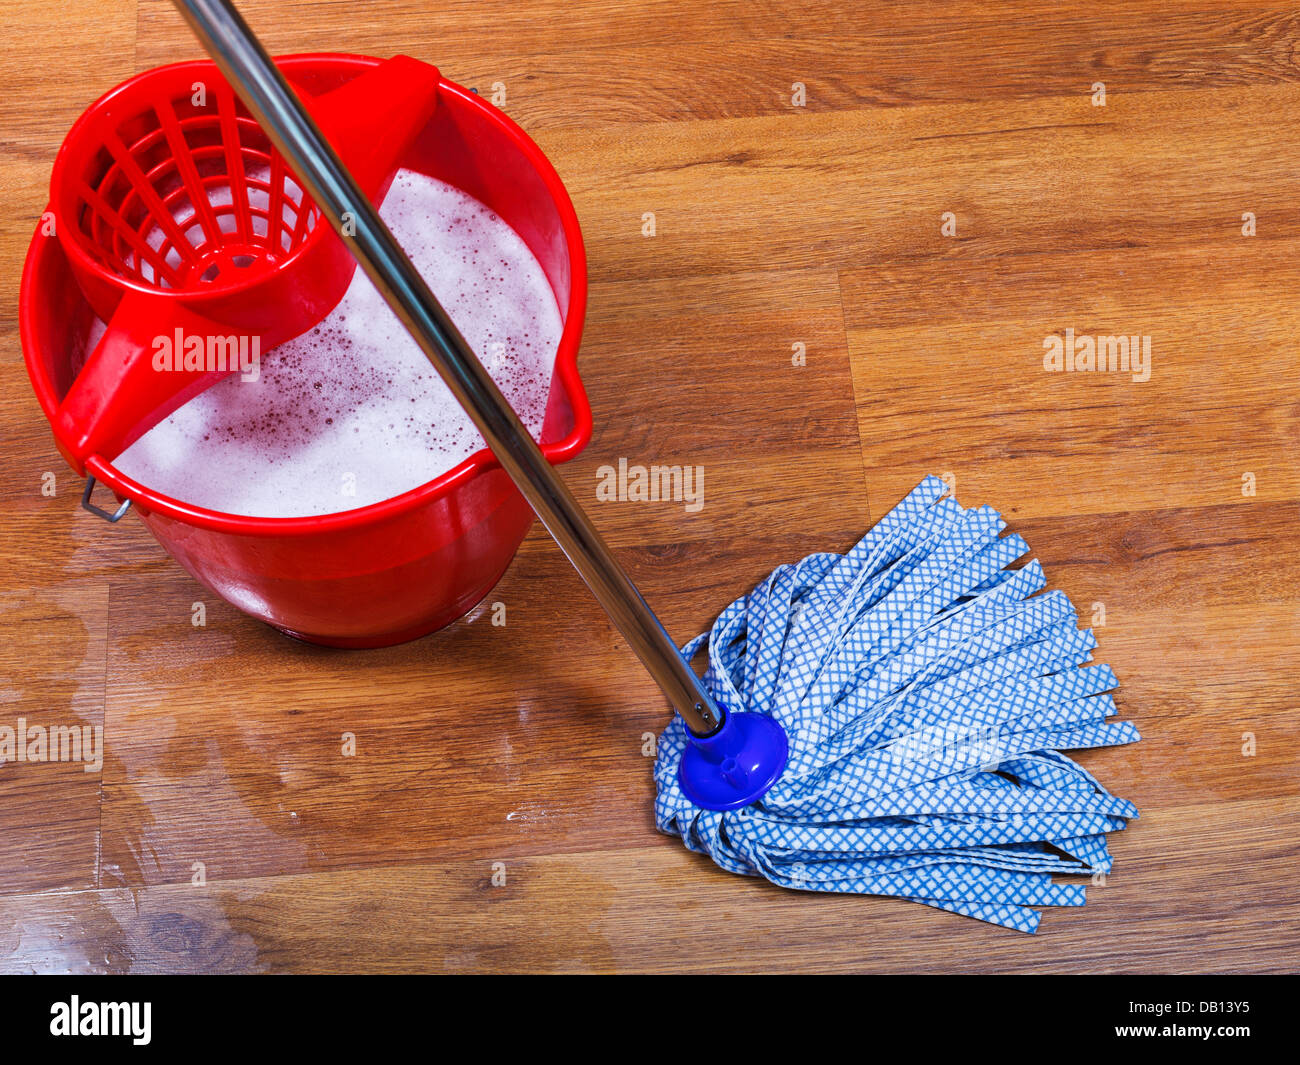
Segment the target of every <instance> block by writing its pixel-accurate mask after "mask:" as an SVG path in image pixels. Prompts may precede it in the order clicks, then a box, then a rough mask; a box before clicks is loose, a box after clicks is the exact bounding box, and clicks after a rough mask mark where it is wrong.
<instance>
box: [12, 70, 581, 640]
mask: <svg viewBox="0 0 1300 1065" xmlns="http://www.w3.org/2000/svg"><path fill="white" fill-rule="evenodd" d="M276 62H277V64H278V65H279V66H280V67H281V68H282V69H283V70H284V71H285V73H286V75H288V76H289V77H290V78H291V79H292V80H293V81H294V82H295V83H296V84H299V85H301V86H302V87H303V88H305V89H307V90H308V91H310V92H313V93H317V94H323V93H326V92H328V91H330V90H331V89H334V88H337V87H338V86H340V85H342V84H345V83H346V82H348V81H350V80H352V79H353V78H355V77H356V76H357V75H358V74H360V73H362V72H364V71H366V70H368V69H370V68H372V67H374V66H377V65H378V64H379V63H380V60H378V59H373V58H370V57H366V56H352V55H337V54H312V55H299V56H287V57H283V58H280V59H277V60H276ZM401 165H402V167H403V168H405V169H408V170H414V171H418V172H420V173H423V174H428V175H430V176H432V177H436V178H438V179H440V180H442V181H445V182H448V183H449V184H451V185H455V186H456V187H457V188H460V189H462V190H464V191H465V192H467V193H469V194H470V195H472V196H474V197H476V198H477V199H479V200H481V201H482V202H483V203H485V204H487V205H488V206H489V207H490V208H492V210H494V211H495V212H496V213H497V214H498V215H499V216H500V217H501V218H502V219H504V220H505V221H506V222H507V223H509V224H510V225H511V226H512V227H513V228H514V229H515V231H516V232H517V233H518V234H519V235H520V237H521V238H522V239H523V240H524V241H525V243H527V245H528V247H529V248H530V249H531V251H532V253H533V255H535V256H536V257H537V260H538V262H539V263H540V264H541V267H542V270H543V271H544V272H545V273H546V276H547V278H548V280H549V281H550V283H551V288H552V289H553V291H554V292H555V298H556V302H557V303H558V305H559V309H560V316H561V318H562V319H563V321H564V331H563V333H562V335H561V337H560V345H559V350H558V352H557V355H556V360H555V372H554V375H553V377H552V381H551V391H550V397H549V401H548V405H547V411H546V419H545V423H544V426H543V429H542V435H541V445H542V452H543V454H545V456H546V457H547V459H548V460H549V461H550V462H552V463H558V462H565V461H567V460H569V459H571V458H573V457H574V456H575V455H577V454H578V452H580V451H581V450H582V449H583V447H585V446H586V444H587V442H588V440H590V438H591V409H590V407H589V406H588V404H587V397H586V393H585V392H584V390H583V387H582V381H581V379H580V378H579V376H578V367H577V358H578V344H579V341H580V339H581V336H582V324H583V317H584V315H585V313H586V305H587V260H586V254H585V252H584V250H583V245H582V234H581V232H580V230H579V228H578V219H577V215H576V214H575V213H574V210H573V204H572V203H571V202H570V200H569V196H568V193H567V192H566V191H565V189H564V186H563V184H561V182H560V179H559V177H558V175H557V174H556V173H555V169H554V168H553V167H552V166H551V164H550V162H549V161H548V160H547V159H546V157H545V156H544V155H543V154H542V152H541V149H539V148H538V147H537V145H536V144H534V143H533V141H532V140H531V139H530V138H529V137H528V135H527V134H526V133H524V131H523V130H521V129H520V128H519V127H518V126H517V125H515V123H514V122H512V121H511V120H510V119H509V118H507V117H506V116H505V115H503V114H502V113H501V112H500V111H498V110H496V109H495V108H494V107H492V106H491V105H489V104H487V103H485V102H484V101H482V100H481V99H479V97H478V96H477V95H476V94H474V93H471V92H469V91H467V90H466V89H463V88H461V87H460V86H459V85H456V84H454V83H452V82H450V81H447V80H446V79H445V78H444V79H441V80H440V81H439V84H438V106H437V109H436V111H435V113H434V115H433V118H432V119H431V120H430V122H429V124H428V125H427V127H425V129H424V131H423V132H422V133H421V134H420V135H419V136H418V137H417V138H416V140H415V142H414V144H413V145H412V147H411V149H410V151H409V153H408V155H407V157H406V158H404V159H403V160H402V164H401ZM93 318H94V312H93V311H92V310H91V307H90V305H89V303H87V302H86V299H85V297H84V296H83V295H82V293H81V290H80V288H79V287H78V285H77V283H76V280H75V279H74V277H73V272H72V269H71V267H70V265H69V263H68V259H67V256H66V255H65V254H64V252H63V249H62V247H61V245H60V243H59V241H58V240H57V239H56V238H55V237H54V236H48V235H45V227H44V225H39V226H38V227H37V231H36V235H35V236H34V237H33V240H32V244H31V248H30V249H29V251H28V254H27V262H26V265H25V266H24V269H23V279H22V290H21V295H20V300H19V327H20V330H21V336H22V345H23V356H24V358H25V360H26V363H27V372H28V375H29V376H30V378H31V382H32V387H33V389H34V390H35V392H36V397H37V399H38V400H39V401H40V404H41V408H42V409H43V410H44V412H45V415H46V417H47V418H53V417H54V415H55V412H56V411H57V410H58V406H59V403H60V401H61V400H62V398H63V396H64V395H65V394H66V393H67V391H68V389H69V386H70V385H71V383H72V380H73V379H74V377H75V376H76V371H77V369H78V368H79V366H80V361H81V359H82V357H83V355H84V352H85V349H86V343H87V340H88V338H89V333H90V326H91V323H92V321H93ZM86 468H87V470H88V472H89V473H90V474H91V475H92V476H93V477H94V478H95V480H97V481H99V482H102V483H103V484H106V485H107V486H108V487H109V488H110V489H111V490H112V491H113V493H114V494H115V495H116V496H117V498H118V500H119V501H125V500H130V501H131V503H132V507H133V509H134V510H135V511H136V513H138V514H139V515H140V518H141V520H142V521H143V522H144V523H145V525H146V526H147V527H148V528H149V531H150V532H152V533H153V535H154V536H155V537H156V538H157V539H158V542H159V543H161V544H162V545H163V547H164V548H165V549H166V550H167V552H168V553H169V554H170V555H171V556H172V557H173V558H175V559H176V561H177V562H179V563H180V564H181V565H182V566H183V567H184V568H185V569H186V570H187V571H188V572H189V573H190V574H191V575H192V576H193V577H194V578H195V579H196V580H198V581H199V582H200V583H202V584H203V585H205V586H206V587H208V588H209V589H211V590H212V591H213V592H215V593H216V594H217V595H219V596H221V597H222V598H223V599H225V600H226V601H227V602H229V603H231V604H232V605H234V606H236V607H238V608H239V609H240V610H242V611H244V612H245V613H247V614H250V615H252V616H253V617H256V618H259V619H261V620H262V621H265V622H267V623H268V624H271V625H274V626H275V627H276V628H278V629H280V630H282V631H283V632H286V633H288V634H289V635H291V636H296V637H299V638H300V639H305V640H310V641H312V642H315V643H323V644H330V645H332V646H337V647H380V646H385V645H388V644H393V643H400V642H402V641H404V640H411V639H415V638H416V637H418V636H423V635H425V634H426V633H429V632H433V631H434V630H435V629H439V628H441V627H442V626H444V625H447V624H448V623H450V622H452V621H454V620H455V619H456V618H458V617H460V616H461V615H462V614H464V613H465V612H466V611H468V610H469V609H471V608H472V607H473V606H474V605H475V604H476V603H478V602H479V601H480V600H481V599H482V598H483V597H484V596H485V595H487V593H488V592H489V591H490V590H491V589H492V586H493V585H495V584H496V582H497V581H498V580H499V579H500V578H501V575H502V574H503V573H504V572H505V570H506V568H507V567H508V566H509V565H510V560H511V559H512V558H513V557H514V554H515V551H516V550H517V549H518V547H519V544H520V542H521V541H522V540H523V538H524V535H525V534H526V533H527V531H528V528H529V526H530V525H531V524H532V520H533V512H532V510H531V508H529V506H528V504H527V503H526V502H525V501H524V499H523V497H522V496H521V495H520V494H519V492H518V490H517V489H516V488H515V486H514V484H513V483H512V482H511V481H510V478H509V477H508V476H507V475H506V474H505V473H504V471H502V470H501V468H500V467H499V466H498V464H497V463H496V460H495V459H494V458H493V457H492V454H491V452H490V451H488V450H487V449H486V448H485V449H483V450H481V451H479V452H477V453H476V454H474V455H472V456H470V457H469V458H468V459H466V460H465V461H464V462H462V463H461V464H460V465H459V466H456V467H455V468H453V469H451V470H449V471H448V472H447V473H445V474H443V475H442V476H441V477H438V478H436V479H435V480H433V481H430V482H428V483H427V484H424V485H421V486H420V487H419V488H416V489H413V490H412V491H410V492H406V493H404V494H402V495H400V496H396V497H394V498H392V499H386V500H384V501H382V502H379V503H374V504H372V505H370V506H366V507H360V508H358V509H356V510H349V511H343V512H341V513H337V514H325V515H320V516H313V517H304V518H252V517H241V516H238V515H233V514H223V513H220V512H218V511H213V510H206V509H204V508H202V507H195V506H191V505H189V504H187V503H184V502H182V501H180V500H177V499H172V498H170V497H168V496H164V495H161V494H159V493H158V492H154V491H152V490H150V489H149V488H146V487H145V486H144V485H141V484H139V483H137V482H135V481H133V480H131V479H130V478H128V477H126V476H124V475H123V474H121V473H120V472H119V471H118V470H117V469H115V468H114V467H113V465H112V464H111V463H110V462H108V461H106V460H104V459H102V458H100V457H98V456H95V457H92V458H91V459H90V460H89V461H88V462H87V463H86Z"/></svg>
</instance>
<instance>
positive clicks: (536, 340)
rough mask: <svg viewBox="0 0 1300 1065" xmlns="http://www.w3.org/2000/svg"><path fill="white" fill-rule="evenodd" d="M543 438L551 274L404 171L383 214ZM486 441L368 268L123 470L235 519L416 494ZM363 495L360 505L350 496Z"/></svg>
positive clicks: (469, 211)
mask: <svg viewBox="0 0 1300 1065" xmlns="http://www.w3.org/2000/svg"><path fill="white" fill-rule="evenodd" d="M380 214H381V216H382V217H383V218H384V221H385V222H387V223H388V225H389V227H390V228H391V229H392V231H393V233H394V235H395V236H396V237H397V239H398V241H399V242H400V243H401V245H402V247H403V248H404V249H405V250H406V252H407V254H408V255H410V256H411V259H412V261H413V262H414V263H415V265H416V267H417V268H418V269H419V271H420V273H421V275H422V276H423V277H424V278H425V279H426V281H427V282H428V283H429V286H430V287H431V288H432V289H433V292H434V294H435V295H436V296H437V297H438V300H439V301H440V302H441V303H442V305H443V306H444V307H445V308H446V309H447V312H448V313H449V314H450V315H451V317H452V320H453V321H454V322H455V323H456V325H457V326H458V327H459V328H460V330H461V332H462V333H463V334H464V336H465V339H466V340H468V341H469V343H470V346H471V347H472V348H473V349H474V351H475V352H476V353H477V354H478V356H479V358H480V359H481V360H482V361H483V363H484V365H485V366H486V367H487V368H488V370H489V372H490V373H491V374H492V377H493V378H494V380H496V382H497V384H498V385H499V386H500V387H501V390H502V392H503V393H504V394H505V397H506V399H507V400H508V401H509V402H510V405H511V406H512V407H514V409H515V411H516V412H517V413H518V414H519V416H520V418H521V419H522V420H523V422H524V424H525V425H526V426H527V427H528V429H529V431H530V432H531V433H532V434H533V435H534V437H536V436H537V435H538V434H539V433H540V432H541V428H542V422H543V419H544V418H545V414H546V400H547V397H548V394H549V392H550V384H551V372H552V369H553V368H554V364H555V352H556V348H557V347H558V345H559V340H560V333H561V330H562V324H561V321H560V312H559V308H558V307H557V306H556V302H555V296H554V294H553V293H552V291H551V287H550V285H549V283H548V282H547V280H546V275H545V274H544V273H543V271H542V268H541V266H540V265H539V264H538V262H537V260H536V259H535V258H534V257H533V254H532V252H531V251H530V250H529V249H528V246H527V245H526V244H525V243H524V242H523V240H522V239H521V238H520V237H519V235H518V234H517V233H515V231H514V230H513V229H511V228H510V226H509V225H507V224H506V223H505V222H504V221H503V220H502V219H500V218H498V217H497V216H496V215H495V214H494V213H493V212H492V211H491V210H489V209H488V208H487V207H486V206H484V205H483V204H482V203H480V202H479V201H478V200H476V199H474V198H473V197H471V196H469V195H467V194H465V193H464V192H461V191H460V190H459V189H456V188H454V187H452V186H450V185H447V184H444V183H443V182H440V181H436V180H434V179H433V178H429V177H425V176H424V175H420V174H414V173H410V172H407V171H399V172H398V174H397V176H396V177H395V178H394V180H393V186H392V189H391V191H390V192H389V194H388V197H387V198H386V199H385V201H384V204H383V207H382V208H381V210H380ZM481 447H483V440H482V437H481V436H480V435H479V433H478V430H477V429H475V428H474V426H473V424H472V423H471V422H470V420H469V418H468V416H467V415H466V414H465V413H464V411H462V410H461V409H460V406H459V405H458V404H457V403H456V401H455V399H454V398H452V395H451V393H450V392H448V391H447V388H446V386H445V385H444V384H443V383H442V381H441V379H440V378H439V377H438V375H437V371H435V370H434V369H433V367H432V366H431V365H430V364H429V362H428V360H427V359H425V357H424V355H423V354H422V353H421V352H420V349H419V348H418V347H417V346H416V344H415V342H414V341H413V340H411V338H410V336H408V335H407V333H406V330H405V329H404V328H403V327H402V325H401V323H400V322H399V321H398V320H397V317H396V316H395V315H394V314H393V313H392V312H391V311H390V310H389V309H388V307H387V306H386V305H385V304H384V302H383V299H382V297H380V295H379V294H378V292H376V291H375V289H374V286H373V285H371V283H370V280H369V279H368V278H367V277H366V276H365V275H364V274H363V273H362V272H361V270H359V269H358V271H357V273H356V277H355V278H354V280H353V282H352V285H351V287H350V288H349V289H348V291H347V294H346V295H345V296H344V297H343V300H342V302H341V303H340V304H339V305H338V307H337V308H335V310H334V311H333V312H332V313H331V314H330V315H329V316H328V317H327V318H326V319H325V320H324V321H322V322H321V323H320V324H319V325H318V326H316V327H315V328H314V329H312V330H311V331H309V332H308V333H306V334H304V335H303V336H301V337H299V338H298V339H296V340H293V341H290V342H289V343H287V344H283V345H281V346H280V347H278V348H276V349H275V350H274V351H272V352H269V353H267V354H266V355H265V356H264V357H263V359H262V366H261V374H260V376H259V378H258V380H256V381H246V380H241V378H240V375H239V374H234V375H232V376H231V377H228V378H226V379H225V380H223V381H221V382H220V383H218V384H217V385H215V386H214V387H212V388H210V389H208V390H207V391H206V392H204V393H202V394H200V395H199V396H197V397H195V398H194V399H193V400H191V401H190V402H189V403H187V404H186V405H185V406H183V407H181V408H180V409H179V410H177V411H176V412H175V413H174V414H172V416H171V417H170V418H168V419H167V420H166V421H163V422H161V423H159V424H158V425H157V426H155V427H154V428H153V429H151V430H150V431H149V432H148V433H146V434H145V435H144V436H143V437H141V438H140V439H139V440H137V441H136V442H135V443H134V444H132V446H131V447H130V448H128V449H127V450H126V451H124V452H123V453H122V454H121V455H120V456H119V457H118V458H117V460H116V462H115V465H116V466H117V467H118V469H120V470H121V471H122V472H123V473H125V474H126V475H127V476H129V477H131V478H133V479H135V480H137V481H139V482H140V483H141V484H144V485H147V486H148V487H150V488H153V489H155V490H156V491H159V492H162V493H164V494H165V495H169V496H172V497H174V498H177V499H182V500H185V501H186V502H189V503H192V504H195V505H198V506H202V507H208V508H210V509H213V510H220V511H225V512H226V513H230V514H243V515H255V516H261V517H297V516H304V515H310V514H327V513H331V512H334V511H341V510H351V509H353V508H355V507H361V506H365V505H367V504H369V503H374V502H378V501H379V500H382V499H388V498H391V497H392V496H395V495H400V494H401V493H402V492H406V491H409V490H410V489H412V488H416V487H418V486H419V485H421V484H424V483H426V482H427V481H431V480H433V479H434V478H435V477H437V476H439V475H440V474H442V473H445V472H446V471H447V470H449V469H451V468H452V467H454V466H456V465H457V464H458V463H460V462H461V461H463V460H464V459H465V458H467V457H468V456H469V455H471V454H473V453H474V452H475V451H477V450H478V449H479V448H481ZM349 492H351V493H352V494H348V493H349Z"/></svg>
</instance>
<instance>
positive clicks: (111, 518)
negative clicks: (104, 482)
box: [81, 477, 131, 525]
mask: <svg viewBox="0 0 1300 1065" xmlns="http://www.w3.org/2000/svg"><path fill="white" fill-rule="evenodd" d="M94 490H95V478H94V477H87V478H86V490H85V491H84V492H82V493H81V506H82V509H83V510H88V511H90V512H91V513H92V514H96V515H98V516H99V517H101V518H103V519H104V520H105V521H106V522H109V523H110V524H114V525H116V524H117V523H118V522H119V521H121V520H122V519H123V518H125V517H126V512H127V511H128V510H130V509H131V501H130V500H129V499H124V500H123V501H122V505H121V506H120V507H118V508H117V510H115V511H113V512H112V513H111V514H110V513H109V512H108V511H107V510H105V509H104V508H103V507H97V506H95V504H94V503H92V502H91V501H90V493H91V492H93V491H94Z"/></svg>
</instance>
